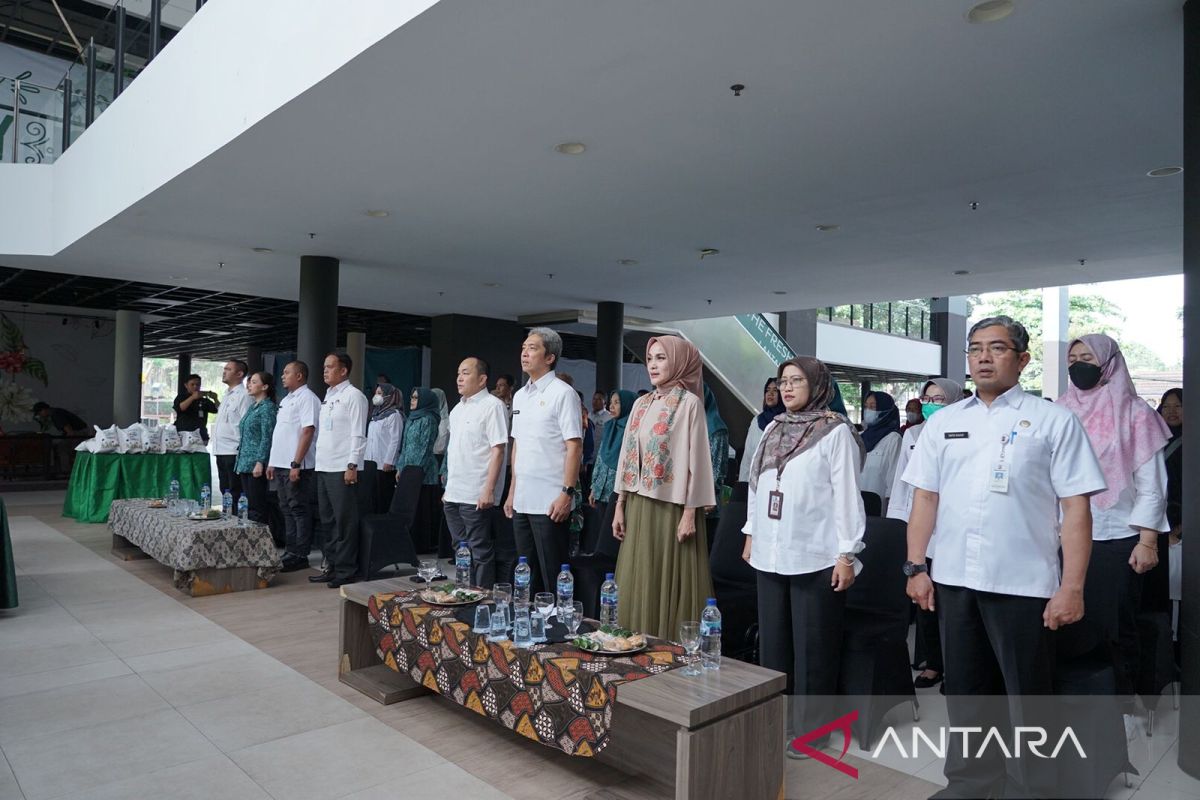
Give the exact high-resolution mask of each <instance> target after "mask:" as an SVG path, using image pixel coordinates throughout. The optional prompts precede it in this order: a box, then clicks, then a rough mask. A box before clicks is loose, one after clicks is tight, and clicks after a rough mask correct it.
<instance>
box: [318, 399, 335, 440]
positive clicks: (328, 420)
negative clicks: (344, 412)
mask: <svg viewBox="0 0 1200 800" xmlns="http://www.w3.org/2000/svg"><path fill="white" fill-rule="evenodd" d="M337 403H338V401H337V400H331V401H329V402H328V403H327V404H326V405H325V413H324V414H322V415H321V416H323V417H324V418H325V421H324V424H323V425H322V426H321V429H322V430H323V431H325V432H326V433H332V432H333V411H334V409H335V408H337Z"/></svg>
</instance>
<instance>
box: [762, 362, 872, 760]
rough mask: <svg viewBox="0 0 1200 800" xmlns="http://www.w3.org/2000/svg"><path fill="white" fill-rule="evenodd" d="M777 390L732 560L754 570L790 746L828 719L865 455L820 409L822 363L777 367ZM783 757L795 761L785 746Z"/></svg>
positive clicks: (826, 381)
mask: <svg viewBox="0 0 1200 800" xmlns="http://www.w3.org/2000/svg"><path fill="white" fill-rule="evenodd" d="M779 391H780V394H781V395H782V397H783V403H784V406H785V407H786V413H784V414H783V415H782V416H780V417H779V418H778V419H777V420H775V421H774V422H772V423H771V424H770V425H769V426H768V427H767V430H766V432H765V433H764V434H763V438H762V442H761V443H760V444H759V446H758V451H757V452H756V453H755V454H754V463H753V465H752V467H751V472H750V491H749V496H748V498H747V501H746V525H745V527H743V528H742V533H744V534H745V535H746V543H745V547H744V549H743V551H742V558H744V559H745V560H746V561H747V562H749V564H750V566H752V567H754V568H755V569H756V570H758V626H759V646H760V648H761V650H760V652H761V659H760V660H761V663H762V665H763V666H764V667H768V668H770V669H775V670H778V671H780V672H785V673H787V676H788V694H789V695H790V696H791V699H792V700H793V702H792V703H791V704H790V705H791V706H792V709H791V710H790V712H789V715H788V722H787V727H788V734H789V739H790V738H791V736H792V735H794V734H795V733H798V732H803V731H807V730H811V729H813V728H816V727H819V726H821V725H822V724H824V723H825V722H828V721H829V719H831V718H832V712H833V708H832V706H831V704H830V702H829V698H830V697H831V696H832V695H835V694H837V681H838V666H839V664H840V663H841V646H842V622H843V616H844V613H845V607H846V595H845V591H846V590H847V589H849V588H850V586H851V585H852V584H853V583H854V577H855V575H856V574H857V573H858V572H859V571H860V570H861V569H862V565H861V564H860V563H859V561H858V557H857V554H858V553H859V552H861V551H862V549H863V541H862V540H863V533H864V531H865V529H866V512H865V510H864V508H863V501H862V495H861V494H860V492H859V486H858V478H859V472H860V470H861V468H862V462H863V458H864V455H865V451H864V448H863V443H862V440H861V439H860V438H859V436H858V434H857V433H856V432H855V430H854V426H853V425H851V424H850V421H849V420H848V419H846V418H845V417H844V416H842V415H841V414H838V413H836V412H834V411H831V410H830V408H829V404H830V402H831V401H832V400H833V395H834V390H833V378H832V376H831V375H830V374H829V368H828V367H826V366H825V364H824V363H822V362H821V361H818V360H817V359H815V358H811V357H809V356H797V357H796V358H793V359H791V360H790V361H785V362H783V363H782V364H781V365H780V367H779ZM805 697H809V698H812V699H811V700H802V699H801V698H805ZM818 698H820V699H818ZM825 741H828V739H826V740H825ZM823 743H824V742H820V743H815V744H813V745H811V746H815V747H820V746H821V745H822V744H823ZM787 752H788V755H789V756H791V757H793V758H803V757H804V756H802V755H801V754H800V753H799V752H797V751H796V750H794V749H792V746H791V745H790V744H789V745H788V751H787Z"/></svg>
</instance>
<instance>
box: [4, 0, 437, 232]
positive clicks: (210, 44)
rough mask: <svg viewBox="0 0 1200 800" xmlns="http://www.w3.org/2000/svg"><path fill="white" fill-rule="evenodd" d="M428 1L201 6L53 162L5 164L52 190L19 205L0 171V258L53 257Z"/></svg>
mask: <svg viewBox="0 0 1200 800" xmlns="http://www.w3.org/2000/svg"><path fill="white" fill-rule="evenodd" d="M434 2H435V0H357V1H356V2H355V3H353V4H346V3H342V2H335V0H305V2H303V3H297V2H295V0H255V2H245V1H244V0H210V2H208V3H207V4H206V5H205V6H204V8H203V9H201V10H200V11H199V12H198V13H197V14H196V15H195V16H194V17H193V18H192V20H191V21H190V22H189V23H188V24H187V25H185V26H184V27H183V29H182V30H181V31H180V32H179V34H178V35H177V36H176V37H175V38H174V39H173V40H172V41H171V43H170V45H169V46H168V47H167V48H165V49H164V50H163V51H162V52H161V53H160V54H159V55H158V57H157V58H155V59H154V61H153V62H152V63H151V64H150V65H149V66H148V67H147V68H146V69H145V70H144V71H143V72H142V73H141V74H140V75H139V76H138V78H137V80H135V81H133V83H131V84H130V85H129V87H128V88H127V89H126V90H125V91H124V92H123V93H122V94H121V96H120V97H118V98H117V99H116V100H115V101H113V104H112V105H111V106H109V108H108V109H107V110H105V112H104V113H103V114H102V115H101V116H100V117H98V118H97V119H96V121H95V122H94V123H93V124H92V126H91V127H90V128H88V130H87V132H86V133H85V134H84V135H83V136H81V137H80V138H79V139H78V140H77V141H76V142H75V143H74V144H73V145H72V146H71V148H70V149H69V150H67V152H65V153H63V155H62V157H61V158H59V160H58V161H56V162H55V163H54V164H53V165H51V166H47V167H42V166H39V167H32V166H25V165H11V167H10V169H12V170H34V169H37V170H46V171H48V172H49V173H50V175H52V178H51V180H52V181H53V188H52V190H48V189H46V187H44V186H43V185H42V184H41V183H40V181H41V180H43V179H41V178H39V179H37V181H35V182H34V183H33V184H32V185H31V186H29V187H27V186H25V185H23V184H21V185H20V188H21V189H22V199H21V200H20V202H19V204H18V203H17V201H16V200H15V199H14V198H13V197H12V194H13V193H12V192H11V191H10V187H14V186H18V185H19V184H17V183H16V181H17V180H20V179H21V178H19V177H18V175H19V173H15V172H10V171H8V170H5V171H4V172H0V186H3V187H4V190H3V192H0V196H2V197H3V198H4V199H3V200H0V253H3V254H8V255H45V254H51V255H52V254H54V253H57V252H58V251H60V250H62V249H63V248H65V247H67V246H68V245H70V244H71V243H72V242H74V241H76V240H77V239H79V238H80V237H82V236H84V235H85V234H87V233H88V232H90V231H91V230H93V229H94V228H96V227H97V226H99V225H100V224H102V223H104V222H106V221H107V220H109V219H111V218H112V217H114V216H115V215H117V214H118V213H120V212H121V211H123V210H125V209H126V208H128V207H129V206H130V205H132V204H134V203H136V202H137V201H138V200H140V199H142V198H143V197H145V196H146V195H148V194H149V193H150V192H152V191H154V190H155V189H158V188H159V187H161V186H162V185H163V184H165V183H166V182H168V181H169V180H171V179H172V178H174V177H176V176H177V175H179V174H180V173H182V172H183V171H185V170H187V169H188V168H190V167H192V166H194V165H195V164H197V163H198V162H200V161H201V160H203V159H204V158H205V157H207V156H209V155H211V154H212V153H214V152H215V151H216V150H218V149H219V148H221V147H223V146H224V145H226V144H228V143H229V142H230V141H232V140H233V139H235V138H236V137H238V136H239V135H240V134H242V133H244V132H245V131H247V130H248V129H249V128H251V127H252V126H253V125H255V124H256V123H257V122H259V121H260V120H262V119H263V118H264V117H266V116H267V115H268V114H270V113H271V112H273V111H275V110H276V109H278V108H279V107H280V106H282V105H284V104H285V103H287V102H288V101H290V100H292V99H294V98H295V97H297V96H298V95H299V94H301V93H302V92H304V91H306V90H307V89H309V88H311V87H312V86H314V85H315V84H316V83H318V82H319V81H321V80H322V79H324V78H326V77H328V76H329V75H330V74H332V73H333V72H334V71H336V70H337V69H338V68H339V67H341V66H343V65H344V64H346V63H347V62H348V61H350V60H351V59H353V58H354V57H355V56H357V55H359V54H360V53H362V52H363V51H364V50H366V49H367V48H368V47H370V46H371V45H373V44H375V43H376V42H378V41H379V40H380V39H383V38H384V37H386V36H387V35H388V34H390V33H392V32H393V31H395V30H396V29H397V28H399V27H400V26H402V25H404V24H405V23H406V22H408V21H409V20H411V19H412V18H413V17H415V16H417V15H418V14H420V13H421V12H422V11H424V10H426V9H427V8H429V7H430V6H432V5H433V4H434ZM264 31H270V35H269V36H264V35H263V32H264ZM148 132H153V135H149V133H148ZM25 189H32V191H28V192H25V191H24V190H25ZM17 210H20V214H19V216H18V215H17V214H15V213H13V212H15V211H17ZM31 222H33V223H34V224H33V225H32V226H30V223H31ZM43 223H45V224H43ZM27 226H30V228H31V229H30V230H25V228H26V227H27ZM50 226H52V227H50Z"/></svg>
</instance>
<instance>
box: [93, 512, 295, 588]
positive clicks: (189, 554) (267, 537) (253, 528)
mask: <svg viewBox="0 0 1200 800" xmlns="http://www.w3.org/2000/svg"><path fill="white" fill-rule="evenodd" d="M148 503H149V501H148V500H145V499H142V500H114V501H113V504H112V508H111V509H110V510H109V513H108V526H109V527H110V528H112V532H113V533H115V534H116V535H118V536H121V537H124V538H125V539H128V540H129V541H130V542H131V543H132V544H135V545H137V546H138V547H139V548H140V549H141V550H142V552H144V553H145V554H146V555H148V556H150V557H151V558H153V559H154V560H155V561H158V562H160V563H162V564H166V565H167V566H168V567H174V568H175V570H176V572H191V571H193V570H197V569H206V568H212V569H226V568H229V567H257V568H258V576H259V577H260V578H264V579H269V578H270V577H271V576H272V575H274V574H275V572H276V571H278V569H279V568H280V567H281V566H282V564H281V563H280V561H279V554H278V553H277V552H276V550H275V542H274V541H273V540H272V539H271V530H270V529H269V528H268V527H267V526H266V525H262V524H259V523H257V522H250V523H247V525H246V527H245V528H242V527H239V526H238V521H237V520H236V519H214V520H205V521H198V520H190V519H188V518H187V517H172V516H171V515H170V513H169V512H168V511H167V509H165V508H150V507H149V506H148V505H147V504H148Z"/></svg>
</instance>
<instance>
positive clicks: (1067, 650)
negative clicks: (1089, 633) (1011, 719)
mask: <svg viewBox="0 0 1200 800" xmlns="http://www.w3.org/2000/svg"><path fill="white" fill-rule="evenodd" d="M1066 630H1068V631H1069V630H1070V628H1067V629H1066ZM1058 633H1059V634H1060V635H1059V636H1058V637H1056V638H1057V639H1058V640H1059V641H1061V642H1062V644H1063V645H1064V647H1062V648H1057V647H1056V652H1055V665H1054V693H1055V695H1056V700H1055V704H1056V705H1055V707H1054V710H1055V711H1056V712H1057V714H1058V717H1059V719H1058V720H1057V722H1058V723H1059V724H1063V725H1070V726H1071V729H1072V731H1074V733H1075V735H1076V737H1077V738H1078V739H1079V741H1080V744H1081V745H1082V746H1083V751H1084V752H1085V753H1087V758H1086V759H1080V758H1079V757H1078V754H1077V753H1076V752H1075V750H1074V749H1073V748H1071V747H1065V748H1063V750H1062V751H1061V752H1060V753H1059V755H1058V757H1057V758H1056V759H1055V762H1056V766H1057V768H1058V775H1059V778H1058V782H1059V786H1064V787H1065V786H1069V787H1071V789H1072V791H1073V793H1074V794H1076V796H1078V797H1103V796H1104V794H1105V793H1106V792H1107V791H1108V786H1109V784H1110V783H1112V780H1113V778H1115V777H1116V776H1117V774H1118V773H1124V774H1125V786H1126V787H1127V788H1128V787H1129V786H1131V781H1130V779H1129V776H1130V775H1131V774H1132V775H1137V774H1138V770H1137V768H1136V767H1134V766H1133V764H1132V763H1131V762H1130V761H1129V750H1128V744H1127V742H1126V740H1125V725H1124V721H1123V718H1122V715H1121V703H1120V698H1118V697H1117V671H1116V668H1115V667H1114V666H1113V658H1112V654H1111V652H1110V650H1109V648H1108V646H1107V645H1105V644H1100V645H1098V646H1096V647H1093V648H1092V649H1090V650H1087V651H1085V652H1080V651H1079V648H1080V647H1086V639H1085V638H1084V637H1079V636H1076V637H1065V636H1062V635H1061V634H1063V633H1064V631H1063V630H1060V631H1059V632H1058Z"/></svg>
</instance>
